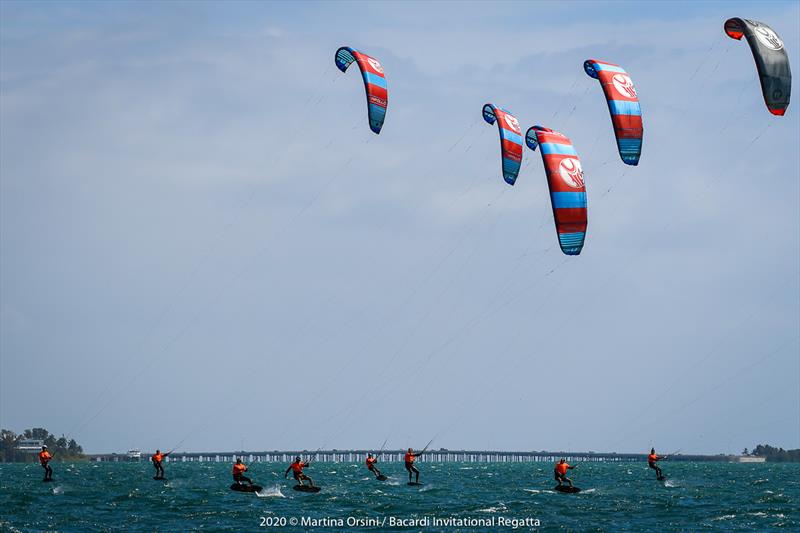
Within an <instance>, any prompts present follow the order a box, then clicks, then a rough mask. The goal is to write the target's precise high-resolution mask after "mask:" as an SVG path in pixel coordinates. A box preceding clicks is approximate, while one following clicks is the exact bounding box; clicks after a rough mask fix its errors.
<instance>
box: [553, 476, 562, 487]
mask: <svg viewBox="0 0 800 533" xmlns="http://www.w3.org/2000/svg"><path fill="white" fill-rule="evenodd" d="M553 477H554V478H555V479H556V481H558V486H559V487H560V486H561V476H559V475H558V474H556V475H554V476H553Z"/></svg>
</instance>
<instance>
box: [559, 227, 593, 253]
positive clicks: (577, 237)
mask: <svg viewBox="0 0 800 533" xmlns="http://www.w3.org/2000/svg"><path fill="white" fill-rule="evenodd" d="M585 237H586V233H584V232H579V233H559V234H558V243H559V244H560V245H561V251H562V252H564V253H565V254H567V255H579V254H580V253H581V249H583V241H584V239H585Z"/></svg>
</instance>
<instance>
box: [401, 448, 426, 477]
mask: <svg viewBox="0 0 800 533" xmlns="http://www.w3.org/2000/svg"><path fill="white" fill-rule="evenodd" d="M422 454H423V452H420V453H414V450H413V449H412V448H409V449H408V451H407V452H406V455H405V456H404V457H403V461H404V462H405V464H406V470H408V482H409V483H411V474H412V473H414V474H416V476H417V477H416V480H415V481H416V482H417V483H419V470H417V467H415V466H414V460H415V459H416V458H417V457H419V456H420V455H422Z"/></svg>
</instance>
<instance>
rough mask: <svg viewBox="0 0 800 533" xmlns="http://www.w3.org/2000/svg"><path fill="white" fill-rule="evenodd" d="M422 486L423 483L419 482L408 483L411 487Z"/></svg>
mask: <svg viewBox="0 0 800 533" xmlns="http://www.w3.org/2000/svg"><path fill="white" fill-rule="evenodd" d="M420 485H422V483H420V482H419V481H409V482H408V486H409V487H418V486H420Z"/></svg>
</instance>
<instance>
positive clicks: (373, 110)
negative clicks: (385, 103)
mask: <svg viewBox="0 0 800 533" xmlns="http://www.w3.org/2000/svg"><path fill="white" fill-rule="evenodd" d="M367 106H368V111H367V115H368V116H369V128H370V129H371V130H372V131H374V132H375V133H380V132H381V128H382V127H383V120H384V119H385V118H386V108H385V107H381V106H379V105H375V104H367Z"/></svg>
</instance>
